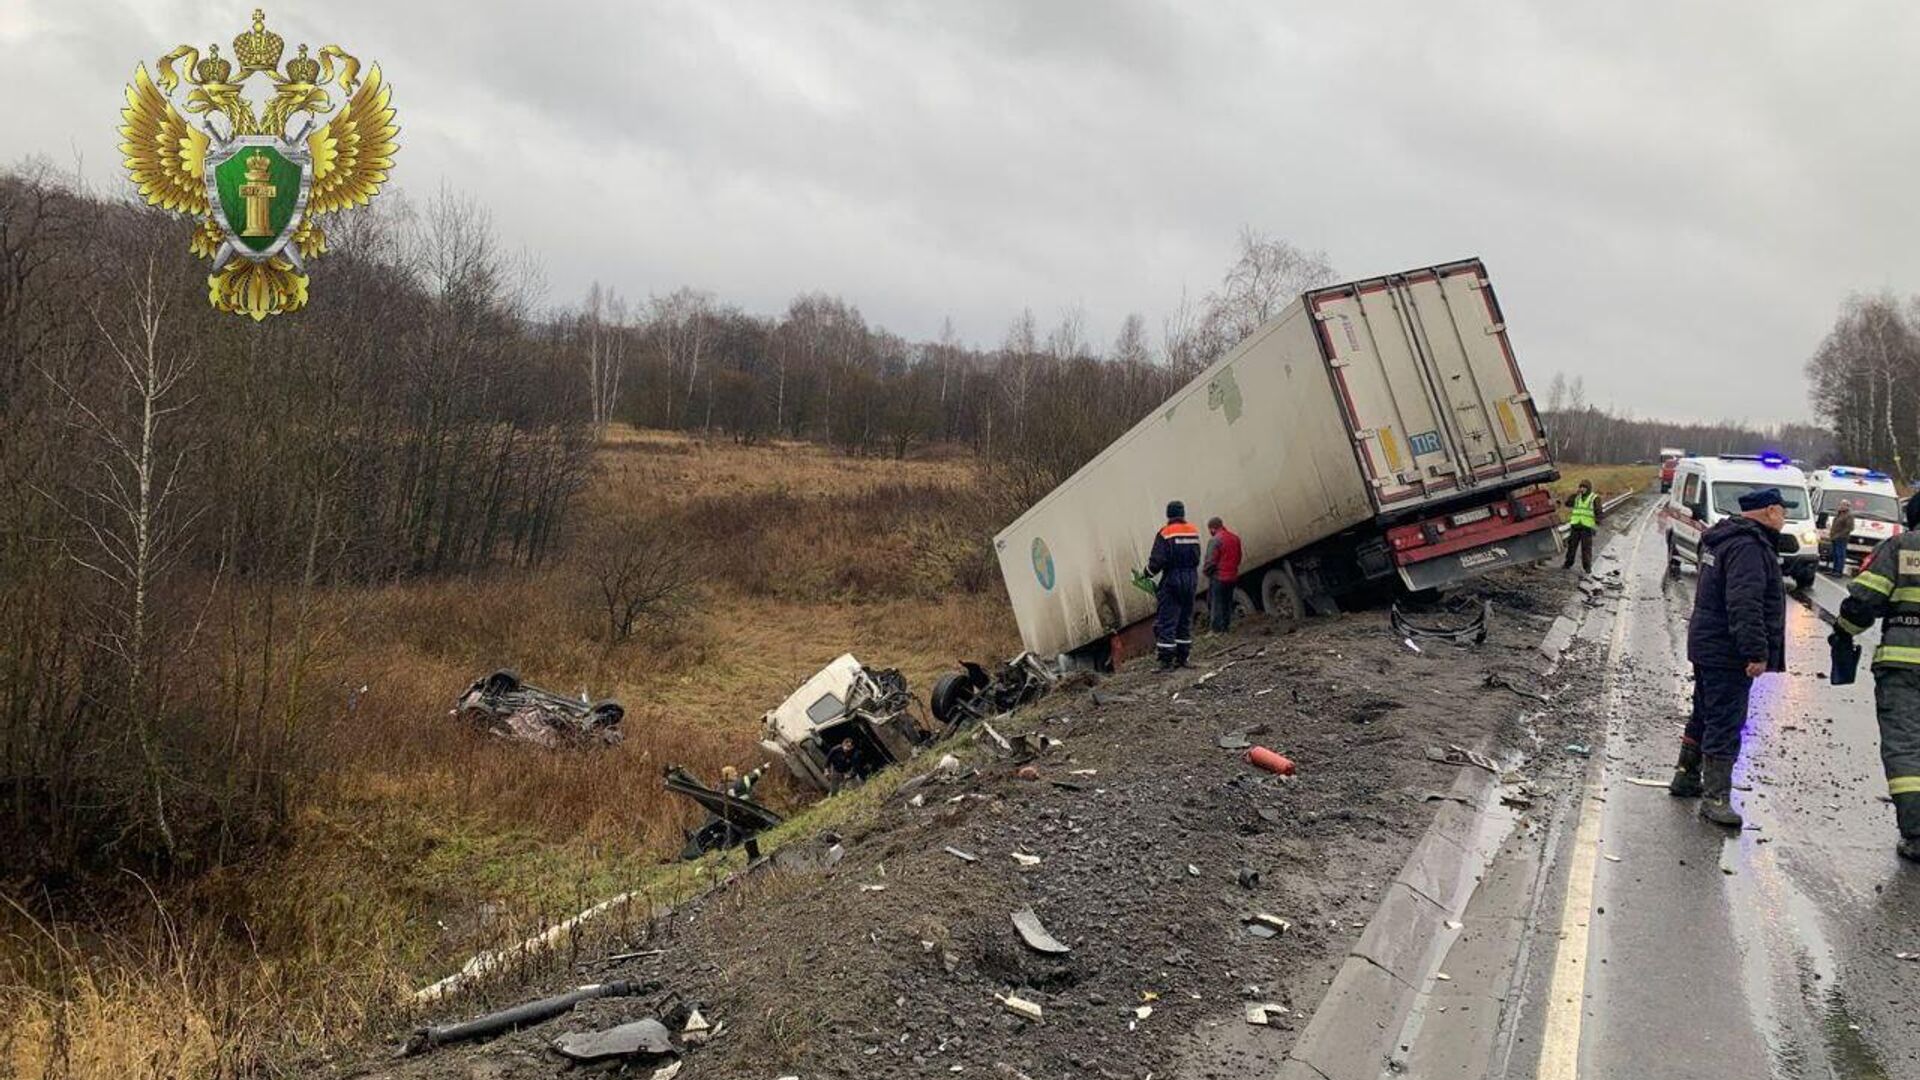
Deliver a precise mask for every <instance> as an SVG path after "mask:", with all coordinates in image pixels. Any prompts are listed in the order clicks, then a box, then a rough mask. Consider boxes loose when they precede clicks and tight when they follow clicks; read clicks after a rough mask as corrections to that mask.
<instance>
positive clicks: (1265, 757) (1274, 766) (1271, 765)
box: [1242, 746, 1294, 776]
mask: <svg viewBox="0 0 1920 1080" xmlns="http://www.w3.org/2000/svg"><path fill="white" fill-rule="evenodd" d="M1242 756H1243V758H1244V760H1245V761H1246V763H1247V764H1249V765H1252V766H1254V767H1255V768H1260V769H1265V770H1266V771H1268V772H1270V773H1274V774H1275V775H1278V776H1292V775H1293V774H1294V767H1293V759H1292V758H1289V757H1287V756H1286V755H1285V754H1281V753H1277V752H1275V751H1273V750H1269V749H1267V748H1266V747H1264V746H1255V747H1252V748H1250V749H1249V750H1248V751H1247V752H1246V753H1245V754H1244V755H1242Z"/></svg>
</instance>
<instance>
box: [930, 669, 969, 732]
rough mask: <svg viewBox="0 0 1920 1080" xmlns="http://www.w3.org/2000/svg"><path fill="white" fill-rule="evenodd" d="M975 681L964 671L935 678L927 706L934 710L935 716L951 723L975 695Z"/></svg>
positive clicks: (936, 718)
mask: <svg viewBox="0 0 1920 1080" xmlns="http://www.w3.org/2000/svg"><path fill="white" fill-rule="evenodd" d="M973 694H974V690H973V683H972V682H971V681H970V680H969V679H968V678H967V676H966V675H965V674H964V673H963V672H958V671H950V672H948V673H946V674H945V675H942V676H940V677H939V678H938V679H935V680H934V683H933V693H931V694H929V695H927V707H928V708H930V709H932V710H933V718H934V719H935V720H938V721H940V722H941V723H942V724H951V723H953V721H954V718H955V717H956V716H957V715H958V714H959V709H960V706H961V705H964V704H966V703H967V701H968V700H969V699H970V698H972V697H973Z"/></svg>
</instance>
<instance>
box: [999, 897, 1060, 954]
mask: <svg viewBox="0 0 1920 1080" xmlns="http://www.w3.org/2000/svg"><path fill="white" fill-rule="evenodd" d="M1013 928H1014V929H1015V930H1018V931H1019V932H1020V940H1021V941H1024V942H1026V943H1027V947H1028V948H1029V949H1032V950H1034V951H1035V952H1043V953H1055V954H1058V953H1069V952H1072V951H1073V949H1072V948H1071V947H1070V946H1067V945H1064V944H1062V943H1061V942H1060V940H1059V939H1058V938H1056V937H1054V936H1053V935H1052V934H1049V933H1047V928H1046V927H1045V926H1043V925H1041V923H1040V916H1038V915H1036V914H1034V911H1033V909H1032V908H1030V907H1023V908H1021V909H1020V910H1019V911H1016V912H1014V913H1013Z"/></svg>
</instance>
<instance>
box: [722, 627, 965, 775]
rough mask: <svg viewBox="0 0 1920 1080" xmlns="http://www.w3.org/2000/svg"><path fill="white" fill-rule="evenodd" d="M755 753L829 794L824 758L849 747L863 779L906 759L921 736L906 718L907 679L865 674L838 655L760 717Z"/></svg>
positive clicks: (909, 711) (910, 716)
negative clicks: (774, 760)
mask: <svg viewBox="0 0 1920 1080" xmlns="http://www.w3.org/2000/svg"><path fill="white" fill-rule="evenodd" d="M761 728H762V738H761V740H760V748H761V749H762V750H765V751H766V752H767V753H768V754H770V755H772V756H773V757H776V758H778V759H779V760H780V761H781V763H782V764H784V765H786V767H787V771H788V772H790V773H792V774H793V778H794V779H795V780H797V781H799V782H800V783H801V784H802V785H803V786H805V787H809V788H813V789H815V790H817V791H831V790H833V788H834V786H835V778H834V776H833V774H832V770H830V769H829V768H828V766H827V752H828V751H829V750H830V749H832V748H833V747H834V746H837V745H839V743H840V742H841V741H843V740H848V739H851V740H852V741H853V749H854V760H855V762H856V767H855V773H856V775H858V776H862V777H864V776H866V775H869V774H871V773H873V772H877V771H879V770H880V769H883V768H886V767H887V766H889V765H895V764H898V763H900V762H902V761H905V760H907V759H908V758H910V757H912V756H913V755H914V754H915V753H917V752H918V751H919V749H920V747H921V745H922V744H924V743H925V742H926V741H927V738H928V735H929V733H928V732H927V731H926V730H924V729H923V728H922V727H921V726H920V724H919V721H918V720H917V719H916V718H915V716H914V702H913V698H912V695H910V694H909V693H908V692H907V680H906V678H905V677H904V676H902V675H901V674H900V673H899V672H898V671H895V670H893V669H891V668H883V669H875V668H869V667H866V666H864V665H862V664H861V663H860V661H858V660H856V659H854V657H853V654H852V653H842V654H840V655H839V656H838V657H836V658H834V661H833V662H832V663H830V664H828V665H827V666H826V667H823V668H821V669H820V670H819V671H817V672H815V673H814V675H813V676H812V677H811V678H809V679H808V680H807V681H806V682H804V683H801V684H800V688H799V689H798V690H795V691H794V692H793V693H792V694H789V695H788V696H787V699H786V700H785V701H783V702H781V703H780V704H779V705H778V706H776V707H774V708H772V709H769V710H767V714H766V716H764V717H763V718H762V719H761Z"/></svg>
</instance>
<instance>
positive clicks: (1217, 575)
mask: <svg viewBox="0 0 1920 1080" xmlns="http://www.w3.org/2000/svg"><path fill="white" fill-rule="evenodd" d="M1207 534H1208V539H1207V558H1206V561H1205V562H1204V563H1202V564H1201V567H1200V570H1201V572H1202V573H1204V574H1206V575H1207V615H1208V617H1209V618H1208V621H1209V623H1210V624H1211V625H1212V627H1213V632H1214V633H1216V634H1224V633H1226V632H1227V631H1228V630H1229V629H1231V628H1232V626H1233V589H1234V586H1235V585H1238V584H1239V583H1240V537H1239V535H1238V534H1237V533H1235V532H1234V531H1233V530H1232V529H1229V528H1227V526H1226V523H1225V522H1223V521H1221V520H1220V519H1219V518H1208V519H1207Z"/></svg>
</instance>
